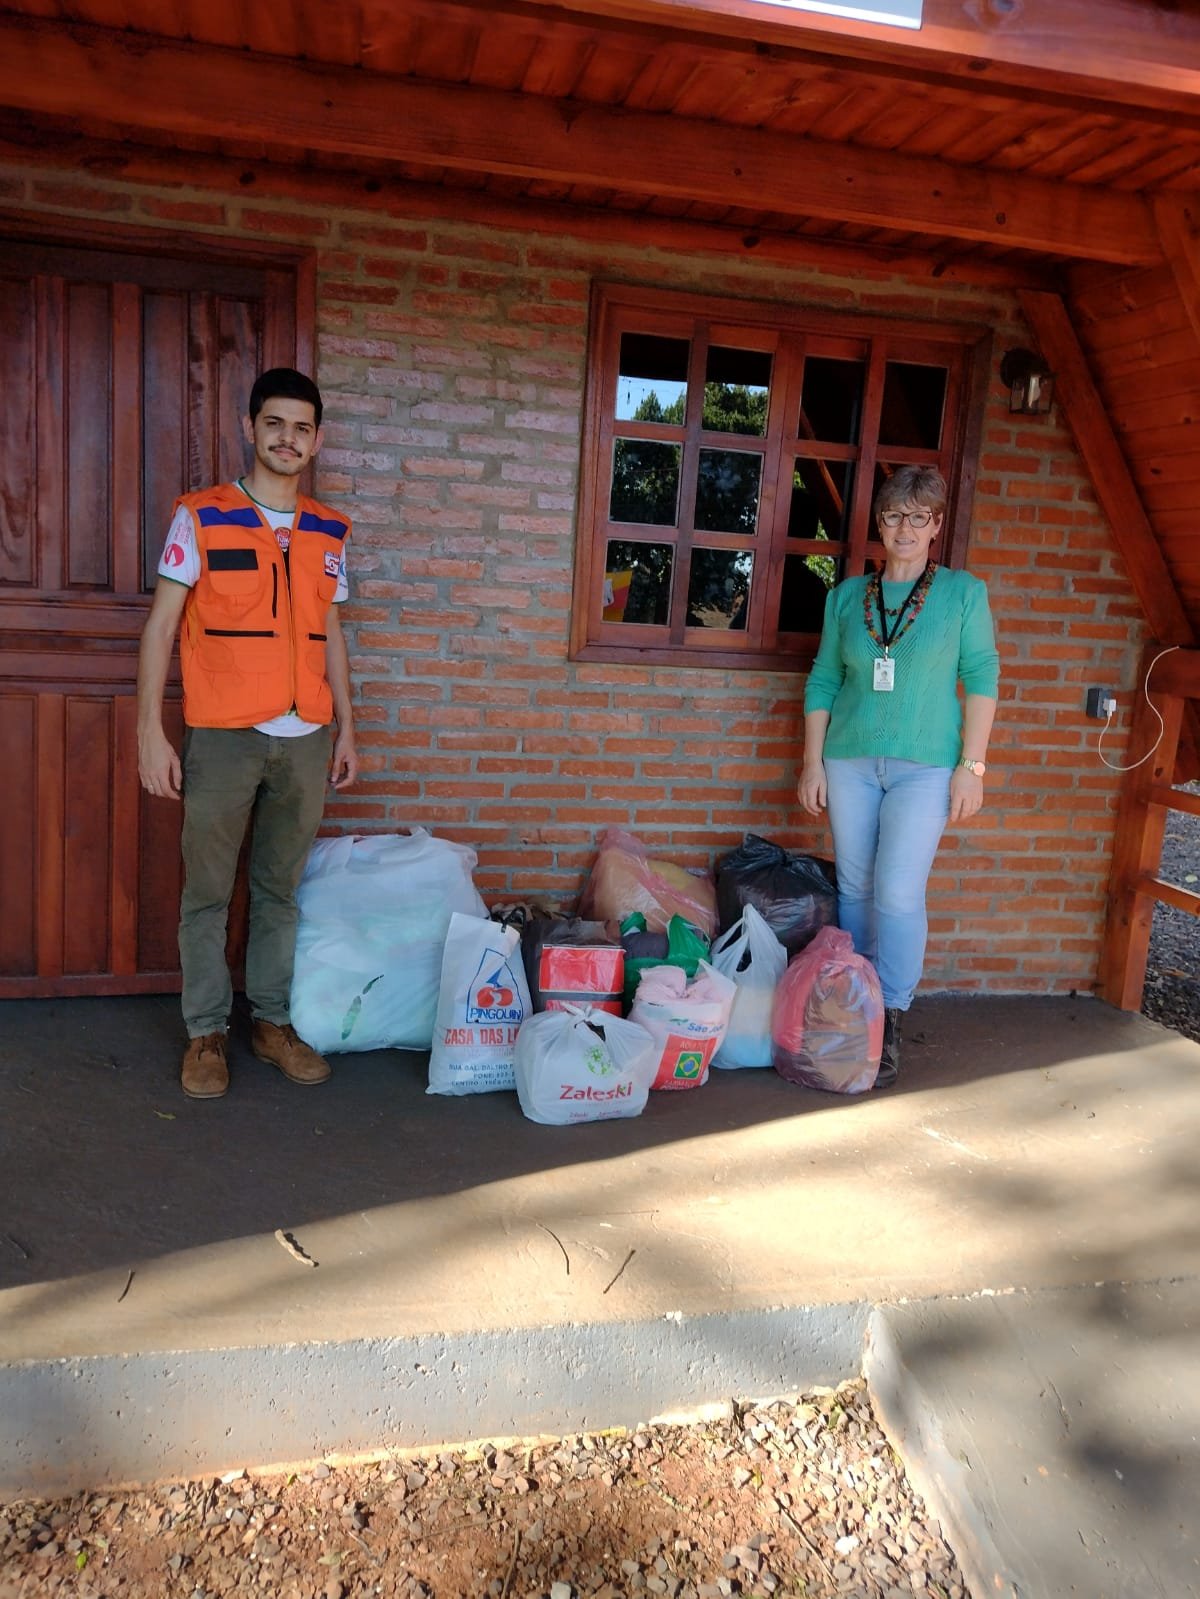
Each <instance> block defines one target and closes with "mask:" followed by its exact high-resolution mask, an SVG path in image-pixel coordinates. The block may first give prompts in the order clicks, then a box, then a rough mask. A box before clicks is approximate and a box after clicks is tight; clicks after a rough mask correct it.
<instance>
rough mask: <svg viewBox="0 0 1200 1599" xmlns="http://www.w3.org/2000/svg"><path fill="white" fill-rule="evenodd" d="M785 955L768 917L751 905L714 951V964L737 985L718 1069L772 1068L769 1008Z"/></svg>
mask: <svg viewBox="0 0 1200 1599" xmlns="http://www.w3.org/2000/svg"><path fill="white" fill-rule="evenodd" d="M787 963H788V956H787V950H786V949H785V948H784V946H783V945H782V944H781V943H780V941H779V938H778V936H777V935H776V933H775V930H774V928H773V927H772V926H771V924H770V922H768V921H767V919H766V917H765V916H763V915H761V914H760V913H759V912H758V911H756V910H755V908H754V906H753V905H747V906H746V907H745V908H744V910H743V911H742V915H741V919H740V920H739V921H736V922H735V923H734V924H733V926H732V927H731V928H730V929H729V931H728V932H727V933H722V934H721V936H720V938H718V940H717V942H716V943H715V944H714V945H713V947H712V964H713V966H714V967H715V968H716V969H717V971H719V972H720V973H721V974H722V975H723V976H725V977H728V978H729V979H730V980H731V981H732V982H733V983H735V984H736V985H737V994H736V995H735V996H734V1001H733V1013H732V1014H731V1016H730V1018H729V1028H728V1031H727V1032H726V1034H725V1037H724V1038H723V1039H722V1041H721V1047H720V1049H718V1050H717V1053H716V1054H715V1055H714V1056H713V1065H714V1066H723V1067H725V1068H726V1070H729V1069H731V1068H734V1067H739V1066H770V1065H771V1064H772V1055H771V1048H772V1046H771V1007H772V1006H773V1005H774V1003H775V990H776V988H778V986H779V979H780V978H781V977H782V976H783V974H784V972H786V971H787Z"/></svg>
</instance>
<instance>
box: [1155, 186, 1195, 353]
mask: <svg viewBox="0 0 1200 1599" xmlns="http://www.w3.org/2000/svg"><path fill="white" fill-rule="evenodd" d="M1153 204H1154V221H1155V224H1156V226H1157V228H1158V236H1159V239H1160V240H1161V242H1162V250H1163V255H1164V256H1165V257H1166V258H1167V263H1168V265H1169V266H1170V268H1171V271H1172V273H1173V274H1174V278H1175V286H1176V288H1177V289H1178V290H1179V297H1180V299H1181V300H1182V301H1183V304H1184V309H1185V310H1186V311H1187V314H1188V320H1189V321H1190V322H1191V324H1192V329H1193V331H1194V333H1195V334H1196V337H1197V338H1198V339H1200V238H1197V227H1198V226H1200V203H1198V202H1197V197H1196V196H1195V195H1179V194H1160V195H1156V196H1155V197H1154V202H1153Z"/></svg>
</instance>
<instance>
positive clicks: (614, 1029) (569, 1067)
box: [514, 1005, 658, 1127]
mask: <svg viewBox="0 0 1200 1599" xmlns="http://www.w3.org/2000/svg"><path fill="white" fill-rule="evenodd" d="M657 1063H658V1050H657V1048H656V1046H655V1043H654V1040H653V1039H652V1038H651V1037H650V1035H649V1033H647V1032H646V1030H645V1029H644V1028H642V1027H638V1026H637V1025H636V1023H634V1022H629V1021H625V1020H624V1018H622V1017H620V1016H612V1015H610V1014H609V1013H608V1012H607V1011H601V1010H596V1009H594V1008H593V1007H591V1006H578V1005H566V1006H564V1007H563V1009H562V1010H548V1011H541V1012H539V1013H538V1015H536V1016H531V1017H530V1018H529V1020H528V1021H527V1022H526V1023H525V1024H524V1025H523V1027H522V1028H521V1031H520V1033H519V1034H518V1035H517V1050H516V1058H515V1061H514V1073H515V1076H516V1084H517V1098H518V1099H519V1100H520V1101H521V1109H522V1110H523V1111H524V1112H525V1114H526V1116H528V1117H529V1119H530V1121H534V1122H544V1123H545V1124H546V1125H547V1126H551V1127H564V1126H567V1125H568V1124H570V1123H572V1122H597V1121H612V1120H614V1119H615V1118H617V1117H622V1116H640V1115H641V1113H642V1111H644V1110H645V1108H646V1100H647V1098H648V1097H649V1094H650V1082H651V1079H652V1078H653V1076H654V1072H655V1068H656V1066H657Z"/></svg>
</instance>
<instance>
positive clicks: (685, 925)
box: [621, 911, 709, 1012]
mask: <svg viewBox="0 0 1200 1599" xmlns="http://www.w3.org/2000/svg"><path fill="white" fill-rule="evenodd" d="M647 940H654V941H655V942H656V943H657V944H659V945H661V943H662V940H663V934H661V933H657V934H655V933H647V932H646V918H645V917H644V916H643V915H642V913H641V911H632V912H631V913H630V914H629V915H628V916H626V918H625V920H624V921H623V922H622V923H621V943H622V944H623V945H624V947H625V1009H626V1011H627V1012H628V1010H629V1007H630V1006H631V1005H632V1004H633V996H634V994H635V993H636V992H637V986H638V984H639V983H640V982H641V980H642V973H643V972H644V971H646V970H648V968H649V967H651V966H680V967H682V968H683V971H684V973H685V975H686V976H687V977H688V978H692V977H695V975H696V971H697V968H698V967H699V964H700V962H701V961H702V960H705V959H706V958H707V956H708V951H709V940H708V938H706V937H705V935H704V933H703V932H702V931H701V930H700V928H698V927H697V926H696V924H695V922H689V921H688V920H687V918H686V917H683V916H672V917H671V920H670V921H669V922H668V923H667V931H666V953H665V954H662V953H658V954H650V953H642V952H640V951H644V950H645V944H646V941H647Z"/></svg>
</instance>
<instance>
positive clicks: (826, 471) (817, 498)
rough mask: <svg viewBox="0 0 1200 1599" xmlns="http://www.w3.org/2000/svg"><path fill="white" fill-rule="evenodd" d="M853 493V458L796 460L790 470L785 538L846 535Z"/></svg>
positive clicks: (841, 536) (838, 536) (842, 536)
mask: <svg viewBox="0 0 1200 1599" xmlns="http://www.w3.org/2000/svg"><path fill="white" fill-rule="evenodd" d="M853 493H854V463H853V462H852V461H797V462H796V464H795V467H794V468H793V471H792V503H791V508H790V511H789V513H788V538H790V539H843V538H845V537H846V527H847V522H848V519H849V515H850V501H851V497H852V496H853Z"/></svg>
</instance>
